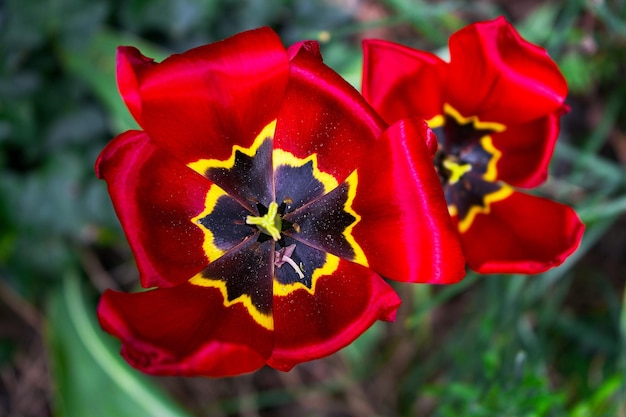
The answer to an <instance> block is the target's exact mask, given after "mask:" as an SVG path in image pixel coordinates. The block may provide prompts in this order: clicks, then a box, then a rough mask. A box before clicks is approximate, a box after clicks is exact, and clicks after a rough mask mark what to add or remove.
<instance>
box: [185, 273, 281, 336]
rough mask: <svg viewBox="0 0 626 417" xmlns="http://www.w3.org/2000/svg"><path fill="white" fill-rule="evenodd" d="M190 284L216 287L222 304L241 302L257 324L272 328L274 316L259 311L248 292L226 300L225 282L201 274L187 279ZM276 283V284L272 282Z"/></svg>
mask: <svg viewBox="0 0 626 417" xmlns="http://www.w3.org/2000/svg"><path fill="white" fill-rule="evenodd" d="M189 283H190V284H193V285H198V286H200V287H211V288H217V289H219V290H220V292H221V293H222V297H224V306H225V307H230V306H232V305H233V304H235V303H242V304H243V305H244V307H245V308H246V309H247V310H248V313H250V316H252V318H253V319H254V321H256V322H257V323H258V324H259V325H261V326H263V327H265V328H266V329H268V330H274V318H273V317H272V315H271V314H263V313H261V312H260V311H259V310H258V309H257V308H256V306H255V305H254V304H253V303H252V298H250V296H249V295H248V294H242V295H240V296H239V297H237V298H235V299H234V300H231V301H228V291H227V290H226V283H225V282H224V281H221V280H217V279H210V278H205V277H203V276H202V274H201V273H200V274H196V275H195V276H194V277H193V278H191V279H190V280H189ZM274 285H276V284H274Z"/></svg>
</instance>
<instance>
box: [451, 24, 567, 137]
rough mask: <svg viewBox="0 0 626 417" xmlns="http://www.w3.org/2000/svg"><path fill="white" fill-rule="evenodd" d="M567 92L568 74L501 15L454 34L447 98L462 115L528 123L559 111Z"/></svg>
mask: <svg viewBox="0 0 626 417" xmlns="http://www.w3.org/2000/svg"><path fill="white" fill-rule="evenodd" d="M566 95H567V83H566V81H565V78H563V75H562V74H561V72H560V71H559V68H558V66H557V65H556V64H555V63H554V61H552V60H551V59H550V57H549V56H548V54H547V52H546V51H545V50H544V49H543V48H540V47H538V46H536V45H533V44H531V43H529V42H527V41H525V40H524V39H522V38H521V36H520V35H519V34H518V33H517V31H516V30H515V29H514V28H513V26H511V25H510V24H509V23H508V22H507V21H506V20H505V19H504V18H502V17H500V18H498V19H495V20H492V21H488V22H481V23H476V24H473V25H469V26H467V27H465V28H463V29H461V30H460V31H458V32H456V33H455V34H453V35H452V36H451V37H450V78H449V84H448V100H449V104H450V105H452V106H453V107H454V108H455V109H456V110H458V111H459V112H460V113H461V114H462V115H464V116H473V115H476V116H478V117H479V118H480V120H482V121H486V122H498V123H503V124H505V125H509V124H518V123H527V122H529V121H531V120H533V119H536V118H538V117H542V116H546V115H548V114H551V113H553V112H555V111H556V110H557V109H559V108H560V107H561V106H562V105H563V102H564V100H565V96H566Z"/></svg>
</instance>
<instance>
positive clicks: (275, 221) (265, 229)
mask: <svg viewBox="0 0 626 417" xmlns="http://www.w3.org/2000/svg"><path fill="white" fill-rule="evenodd" d="M246 224H250V225H253V226H256V227H257V228H258V229H259V230H260V231H261V232H262V233H265V234H266V235H268V236H271V238H272V239H274V241H278V240H280V232H281V229H282V219H281V217H280V214H278V204H276V202H275V201H272V202H271V203H270V205H269V207H268V208H267V213H265V214H264V215H263V216H248V217H246Z"/></svg>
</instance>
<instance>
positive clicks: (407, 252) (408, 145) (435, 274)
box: [352, 119, 465, 284]
mask: <svg viewBox="0 0 626 417" xmlns="http://www.w3.org/2000/svg"><path fill="white" fill-rule="evenodd" d="M428 132H429V129H428V128H427V127H426V124H425V123H424V121H422V120H421V119H406V120H401V121H399V122H398V123H396V124H394V125H392V126H391V127H390V128H389V129H387V130H386V131H385V133H384V134H383V136H382V137H381V139H380V140H379V141H378V142H377V143H376V146H375V147H373V148H372V149H371V151H370V153H369V154H368V157H367V158H366V159H365V160H364V161H363V164H362V169H361V168H359V169H357V174H358V186H357V190H356V196H355V198H354V202H353V204H352V207H353V208H354V211H355V212H356V213H358V214H359V215H360V216H361V220H360V222H359V223H357V224H356V226H355V227H354V229H353V230H352V235H353V236H354V239H355V241H356V242H357V243H358V244H359V245H360V246H361V248H362V249H363V251H364V253H365V257H366V258H367V260H368V262H369V266H370V268H372V269H373V270H374V271H376V272H377V273H379V274H381V275H382V276H384V277H386V278H390V279H393V280H398V281H410V282H429V283H441V284H444V283H446V284H447V283H453V282H456V281H458V280H460V279H461V278H462V277H463V276H464V275H465V269H464V266H465V259H464V257H463V254H462V251H461V247H460V243H459V239H458V235H457V232H456V229H455V228H454V226H453V225H452V223H451V221H450V216H449V214H448V209H447V205H446V202H445V199H444V195H443V191H442V188H441V183H440V181H439V177H438V176H437V174H436V172H435V170H434V167H433V160H432V156H431V154H430V152H429V150H428V148H427V147H426V144H425V140H426V137H427V135H428ZM377 167H381V168H377Z"/></svg>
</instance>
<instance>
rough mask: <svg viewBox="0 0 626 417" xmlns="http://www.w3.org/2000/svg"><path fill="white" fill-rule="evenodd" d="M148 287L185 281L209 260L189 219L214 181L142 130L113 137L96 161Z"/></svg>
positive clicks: (198, 231) (200, 234) (201, 237)
mask: <svg viewBox="0 0 626 417" xmlns="http://www.w3.org/2000/svg"><path fill="white" fill-rule="evenodd" d="M96 173H97V175H98V177H99V178H102V179H104V180H106V182H107V185H108V187H109V194H110V196H111V200H112V201H113V206H114V207H115V211H116V213H117V216H118V217H119V219H120V222H121V224H122V228H123V229H124V232H125V233H126V237H127V238H128V242H129V243H130V246H131V248H132V250H133V253H134V255H135V259H136V261H137V267H138V268H139V272H140V274H141V282H142V285H143V286H145V287H153V286H159V287H162V286H170V285H174V284H178V283H181V282H184V281H186V280H188V279H189V278H191V277H192V276H193V275H194V274H196V273H197V272H199V271H201V270H202V269H203V268H204V267H206V265H207V264H208V262H209V261H208V259H207V257H206V255H205V252H204V250H203V248H202V244H203V242H204V234H203V232H202V230H201V229H200V228H199V227H198V226H196V225H195V224H193V223H192V222H191V219H192V218H194V217H195V216H197V215H198V214H200V213H201V212H202V211H203V209H204V202H205V198H206V194H207V191H208V189H209V187H210V186H211V182H209V181H208V180H207V179H206V178H204V177H202V176H200V175H198V174H196V173H195V172H194V171H192V170H191V169H189V168H187V167H186V166H184V165H183V164H181V163H180V162H178V161H177V160H175V159H174V158H172V157H171V156H170V155H168V154H167V153H166V152H164V151H162V150H161V149H159V148H157V147H156V146H155V145H154V143H153V142H152V141H151V140H150V138H149V137H148V136H147V135H146V134H145V133H144V132H139V131H128V132H126V133H123V134H121V135H120V136H118V137H116V138H115V139H113V140H112V141H111V142H110V143H109V144H108V145H107V146H106V148H104V150H103V151H102V153H101V154H100V156H99V157H98V160H97V161H96Z"/></svg>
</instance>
